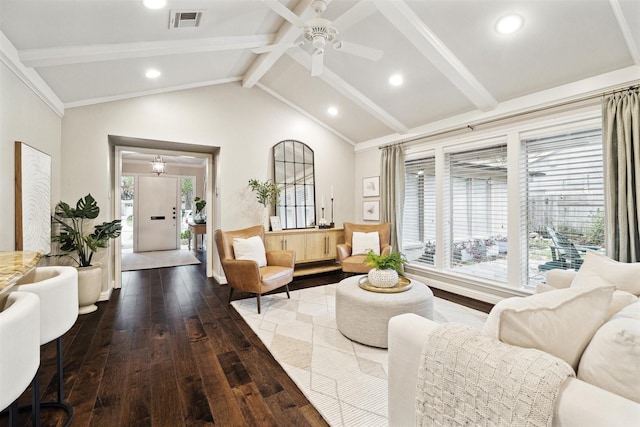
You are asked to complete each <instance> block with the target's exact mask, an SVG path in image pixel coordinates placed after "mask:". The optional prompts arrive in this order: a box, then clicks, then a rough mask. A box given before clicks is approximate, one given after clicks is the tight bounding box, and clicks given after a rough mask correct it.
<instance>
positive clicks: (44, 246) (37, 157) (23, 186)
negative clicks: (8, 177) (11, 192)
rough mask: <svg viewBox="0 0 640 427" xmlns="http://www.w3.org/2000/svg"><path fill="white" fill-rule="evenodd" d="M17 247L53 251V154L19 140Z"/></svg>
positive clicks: (16, 204) (16, 148)
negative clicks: (50, 154)
mask: <svg viewBox="0 0 640 427" xmlns="http://www.w3.org/2000/svg"><path fill="white" fill-rule="evenodd" d="M15 173H16V186H15V187H16V188H15V210H16V221H15V222H16V227H15V228H16V236H15V237H16V239H15V240H16V242H15V246H16V250H17V251H42V252H44V253H49V252H51V156H49V155H48V154H46V153H43V152H42V151H39V150H36V149H35V148H33V147H30V146H29V145H27V144H25V143H23V142H20V141H16V142H15Z"/></svg>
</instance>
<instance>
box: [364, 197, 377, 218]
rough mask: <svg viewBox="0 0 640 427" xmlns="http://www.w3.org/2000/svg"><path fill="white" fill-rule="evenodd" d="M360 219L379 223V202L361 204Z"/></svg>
mask: <svg viewBox="0 0 640 427" xmlns="http://www.w3.org/2000/svg"><path fill="white" fill-rule="evenodd" d="M362 219H363V220H365V221H380V201H379V200H375V201H366V202H362Z"/></svg>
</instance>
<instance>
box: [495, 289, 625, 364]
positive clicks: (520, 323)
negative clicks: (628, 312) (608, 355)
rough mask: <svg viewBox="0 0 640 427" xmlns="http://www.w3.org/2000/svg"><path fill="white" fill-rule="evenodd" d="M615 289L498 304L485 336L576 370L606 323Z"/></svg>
mask: <svg viewBox="0 0 640 427" xmlns="http://www.w3.org/2000/svg"><path fill="white" fill-rule="evenodd" d="M613 289H614V288H613V286H608V287H588V288H586V287H585V288H569V289H558V290H555V291H550V292H544V293H541V294H536V295H531V296H529V297H525V298H523V297H514V298H507V299H505V300H502V301H500V302H499V303H498V304H496V305H495V306H494V307H493V309H492V310H491V312H490V313H489V317H488V318H487V322H486V323H485V325H484V328H483V330H482V331H483V333H485V334H487V335H489V336H491V337H494V338H497V339H499V340H500V341H502V342H505V343H508V344H513V345H517V346H520V347H527V348H537V349H539V350H542V351H546V352H547V353H550V354H552V355H554V356H556V357H559V358H561V359H562V360H564V361H565V362H567V363H568V364H569V365H571V367H573V369H574V370H577V368H578V362H579V360H580V356H581V355H582V352H583V351H584V349H585V347H586V346H587V344H589V341H590V340H591V337H593V334H594V333H595V332H596V330H597V329H598V328H599V327H600V326H601V325H602V324H603V323H604V321H605V315H606V310H607V308H608V306H609V303H610V302H611V295H612V294H613Z"/></svg>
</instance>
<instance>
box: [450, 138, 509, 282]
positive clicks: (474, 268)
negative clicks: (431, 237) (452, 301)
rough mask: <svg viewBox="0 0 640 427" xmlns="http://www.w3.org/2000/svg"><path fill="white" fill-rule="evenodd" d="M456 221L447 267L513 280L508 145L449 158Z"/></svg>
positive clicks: (452, 217)
mask: <svg viewBox="0 0 640 427" xmlns="http://www.w3.org/2000/svg"><path fill="white" fill-rule="evenodd" d="M445 177H446V181H447V182H448V188H449V195H448V196H445V198H446V202H447V203H448V204H449V206H448V207H447V209H448V210H449V216H450V219H451V222H450V229H449V230H447V231H448V238H447V241H446V247H445V254H446V257H447V260H446V262H445V264H446V268H447V269H449V270H450V271H454V272H456V273H458V274H465V275H471V276H473V277H482V278H486V279H491V280H494V281H497V282H507V260H506V253H507V248H506V243H507V209H508V204H507V146H506V144H504V145H498V146H494V147H490V148H482V149H476V150H470V151H464V152H458V153H450V154H448V155H447V156H446V160H445Z"/></svg>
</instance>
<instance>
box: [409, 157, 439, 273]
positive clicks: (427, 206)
mask: <svg viewBox="0 0 640 427" xmlns="http://www.w3.org/2000/svg"><path fill="white" fill-rule="evenodd" d="M435 179H436V174H435V158H434V157H428V158H424V159H418V160H410V161H407V162H405V201H404V214H403V227H402V252H403V253H404V254H405V256H406V257H407V259H408V260H409V261H410V262H417V263H421V264H426V265H434V264H435V251H436V183H435Z"/></svg>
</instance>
